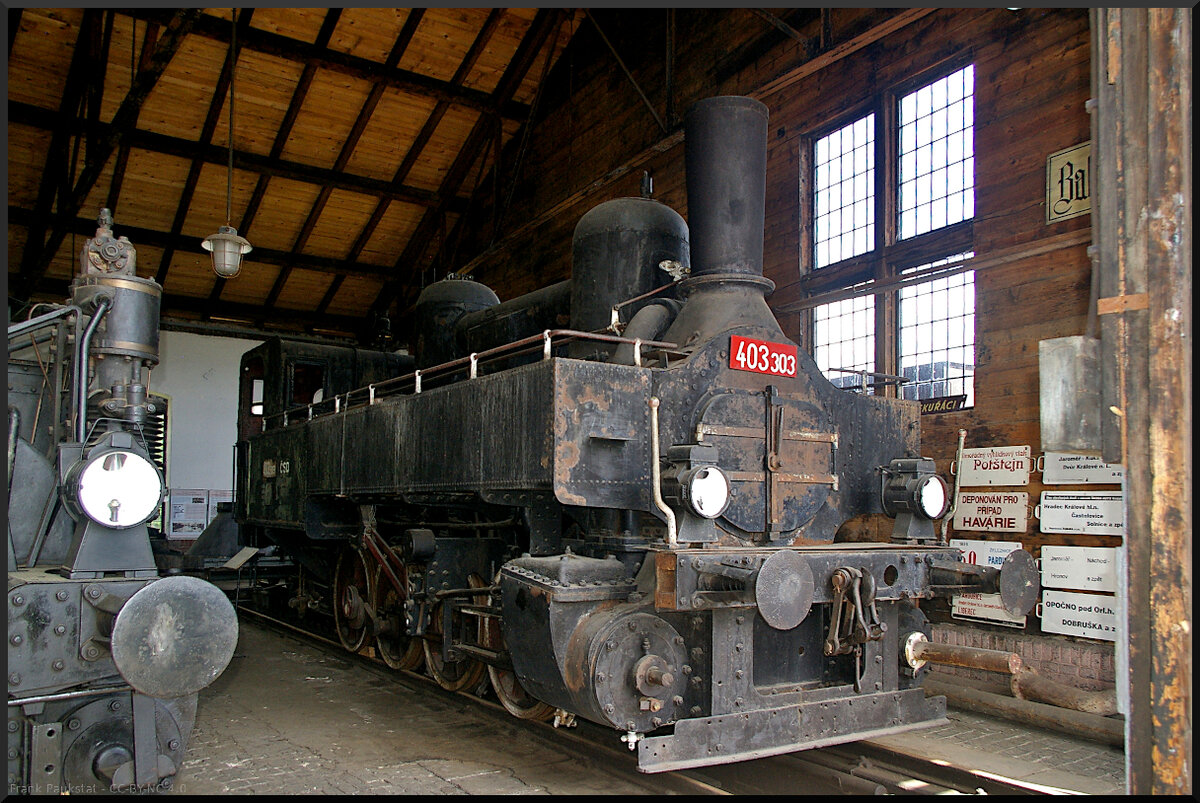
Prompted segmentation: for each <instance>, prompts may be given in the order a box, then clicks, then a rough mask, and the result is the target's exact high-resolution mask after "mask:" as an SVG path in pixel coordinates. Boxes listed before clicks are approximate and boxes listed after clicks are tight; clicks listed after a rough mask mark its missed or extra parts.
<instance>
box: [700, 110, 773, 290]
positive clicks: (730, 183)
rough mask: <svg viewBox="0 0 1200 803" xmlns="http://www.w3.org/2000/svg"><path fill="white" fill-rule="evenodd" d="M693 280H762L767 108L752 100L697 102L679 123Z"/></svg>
mask: <svg viewBox="0 0 1200 803" xmlns="http://www.w3.org/2000/svg"><path fill="white" fill-rule="evenodd" d="M684 159H685V164H686V169H687V194H688V227H689V229H690V231H691V251H692V275H693V276H697V275H701V274H713V273H742V274H750V275H753V276H761V275H762V266H763V216H764V209H765V205H766V187H767V180H766V176H767V172H766V171H767V107H766V106H765V105H763V104H762V103H760V102H758V101H757V100H754V99H753V98H746V97H715V98H708V99H705V100H701V101H699V102H697V103H696V104H695V105H693V106H692V107H691V109H689V110H688V113H687V116H686V117H685V119H684Z"/></svg>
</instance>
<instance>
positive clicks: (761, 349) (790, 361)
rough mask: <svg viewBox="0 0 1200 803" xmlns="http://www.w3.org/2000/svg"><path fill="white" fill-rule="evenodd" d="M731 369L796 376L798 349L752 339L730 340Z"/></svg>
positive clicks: (732, 338) (733, 338) (783, 344)
mask: <svg viewBox="0 0 1200 803" xmlns="http://www.w3.org/2000/svg"><path fill="white" fill-rule="evenodd" d="M729 367H730V368H736V369H737V370H739V371H753V372H754V373H756V374H771V375H773V376H795V375H796V347H795V346H791V345H788V344H787V343H769V342H767V341H766V340H755V339H753V338H750V337H739V336H737V335H732V336H731V337H730V338H729Z"/></svg>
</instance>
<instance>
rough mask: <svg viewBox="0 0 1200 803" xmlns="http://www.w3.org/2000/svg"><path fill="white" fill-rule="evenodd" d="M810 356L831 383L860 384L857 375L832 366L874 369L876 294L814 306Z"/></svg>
mask: <svg viewBox="0 0 1200 803" xmlns="http://www.w3.org/2000/svg"><path fill="white" fill-rule="evenodd" d="M813 359H815V360H816V361H817V367H818V368H820V369H821V372H822V373H824V374H825V376H826V378H827V379H829V381H830V382H832V383H833V384H834V385H836V386H838V387H840V388H854V387H859V386H861V384H862V378H861V377H860V376H859V375H857V374H853V373H847V372H846V371H838V370H833V369H837V368H842V369H850V370H855V371H874V370H875V296H873V295H866V296H859V297H858V298H848V299H846V300H845V301H834V302H832V303H829V304H822V305H820V306H818V307H814V308H813Z"/></svg>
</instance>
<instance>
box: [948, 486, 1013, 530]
mask: <svg viewBox="0 0 1200 803" xmlns="http://www.w3.org/2000/svg"><path fill="white" fill-rule="evenodd" d="M952 521H953V524H954V529H956V530H981V531H984V532H1000V533H1023V532H1025V530H1026V529H1027V528H1028V526H1029V494H1027V493H1024V492H1011V493H1003V492H994V491H988V492H979V491H960V492H959V494H958V502H957V504H955V506H954V518H953V520H952Z"/></svg>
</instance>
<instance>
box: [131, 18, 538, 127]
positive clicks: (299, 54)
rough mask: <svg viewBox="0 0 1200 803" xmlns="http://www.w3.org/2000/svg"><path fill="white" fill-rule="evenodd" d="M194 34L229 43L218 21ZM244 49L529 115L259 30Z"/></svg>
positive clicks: (495, 97) (202, 24) (505, 100)
mask: <svg viewBox="0 0 1200 803" xmlns="http://www.w3.org/2000/svg"><path fill="white" fill-rule="evenodd" d="M121 13H123V14H128V15H129V16H131V17H134V18H135V19H140V20H161V19H162V16H163V13H164V12H162V11H160V10H155V9H137V8H133V9H121ZM193 32H194V33H196V34H197V35H199V36H204V37H206V38H209V39H216V40H217V41H219V42H224V43H226V44H228V43H229V27H228V26H227V25H225V24H223V23H222V21H221V20H219V19H217V18H215V17H208V16H206V17H203V18H201V19H200V20H199V21H198V22H197V23H196V25H195V28H194V31H193ZM238 35H239V38H240V36H241V31H239V32H238ZM243 45H244V46H245V47H246V49H248V50H253V51H255V52H257V53H265V54H267V55H270V56H277V57H279V58H283V59H287V60H288V61H301V62H304V63H306V64H311V65H313V66H315V67H321V68H323V69H326V70H330V71H332V72H336V73H339V74H341V75H348V76H351V77H353V78H360V79H362V80H364V81H367V82H369V83H372V84H376V83H381V84H383V85H385V86H388V87H392V88H394V89H400V90H403V91H405V92H411V93H413V94H417V95H423V96H425V97H429V98H433V99H435V100H445V101H447V102H449V103H454V104H457V105H460V106H469V107H471V108H474V109H478V110H479V111H482V112H489V113H491V114H500V115H501V116H503V117H507V118H510V119H513V120H519V119H523V118H524V117H525V115H526V114H528V112H529V110H528V109H527V108H526V106H525V104H523V103H517V102H515V101H513V100H512V97H511V95H510V96H508V97H502V96H500V95H499V93H493V94H491V95H489V94H488V93H487V92H481V91H480V90H477V89H469V88H467V87H464V86H454V85H453V84H452V83H451V82H448V81H440V80H438V79H436V78H430V77H429V76H426V75H422V74H420V73H416V72H412V71H410V70H402V69H399V68H398V67H385V66H384V65H382V64H380V63H379V62H376V61H371V60H370V59H363V58H358V57H356V56H351V55H349V54H347V53H342V52H340V51H337V50H331V49H330V48H328V47H327V46H324V45H317V44H312V43H309V42H305V41H303V40H300V39H292V38H290V37H287V36H281V35H280V34H276V33H271V32H269V31H263V30H260V29H257V28H256V29H253V30H251V31H249V32H248V33H247V34H246V38H245V41H244V42H243Z"/></svg>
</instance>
